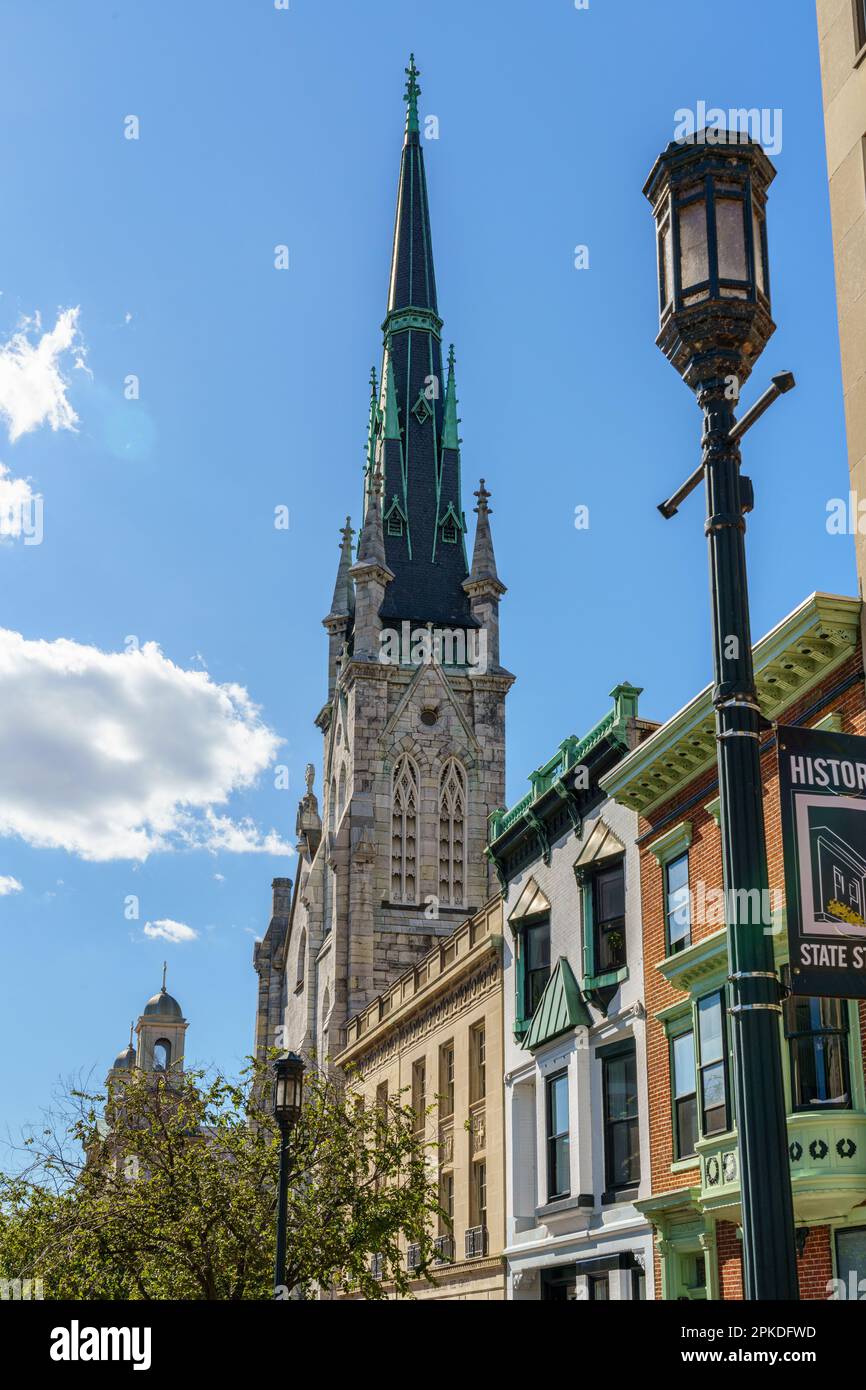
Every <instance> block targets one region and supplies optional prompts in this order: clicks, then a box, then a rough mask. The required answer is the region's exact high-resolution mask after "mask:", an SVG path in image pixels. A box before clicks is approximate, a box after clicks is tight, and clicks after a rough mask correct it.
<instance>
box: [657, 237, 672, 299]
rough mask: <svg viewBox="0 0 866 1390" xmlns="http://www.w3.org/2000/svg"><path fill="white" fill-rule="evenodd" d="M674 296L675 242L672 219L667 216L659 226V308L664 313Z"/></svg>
mask: <svg viewBox="0 0 866 1390" xmlns="http://www.w3.org/2000/svg"><path fill="white" fill-rule="evenodd" d="M673 297H674V242H673V237H672V236H671V219H670V217H666V218H665V220H664V222H662V224H661V226H660V227H659V301H660V303H659V308H660V310H661V311H662V313H664V311H665V309H666V308H667V307H668V305H669V304H670V303H671V301H672V300H673Z"/></svg>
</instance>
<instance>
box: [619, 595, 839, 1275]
mask: <svg viewBox="0 0 866 1390" xmlns="http://www.w3.org/2000/svg"><path fill="white" fill-rule="evenodd" d="M860 608H861V605H860V603H859V602H858V601H857V600H855V599H848V598H837V597H832V596H829V595H825V594H813V595H812V596H811V597H810V598H809V599H807V600H806V601H805V602H804V603H803V604H801V605H800V607H799V608H798V609H796V610H795V611H794V612H793V613H791V614H790V615H789V616H788V617H787V618H785V619H784V621H783V622H782V623H780V624H779V625H778V627H776V628H775V629H774V630H773V631H772V632H771V633H770V634H768V636H767V637H765V638H764V639H763V640H762V641H761V642H759V643H758V644H757V645H756V647H755V668H756V682H757V689H758V693H759V699H760V703H761V708H762V711H763V713H764V715H765V716H766V718H767V719H768V720H770V721H772V722H773V723H774V724H794V725H797V724H800V725H803V726H806V727H809V728H815V727H824V728H832V729H836V730H841V731H844V732H846V733H851V734H861V735H862V734H866V698H864V683H863V657H862V652H861V649H860V641H859V628H860ZM761 768H762V780H763V788H764V796H763V800H764V817H765V823H766V833H767V851H768V870H769V883H770V899H769V901H768V902H767V903H766V904H762V905H761V907H762V924H759V925H756V930H762V929H763V930H769V931H772V933H773V936H774V951H775V957H776V963H777V967H778V968H781V969H783V970H784V966H785V964H786V961H787V941H786V936H785V931H784V925H785V923H784V872H783V858H782V842H781V829H780V819H779V795H778V774H777V748H776V737H775V732H774V730H773V729H769V730H768V731H767V733H766V735H765V737H764V738H763V740H762V744H761ZM602 785H603V786H604V787H605V789H606V790H607V791H608V793H609V794H610V795H611V796H612V797H613V798H614V799H615V800H617V801H619V802H620V803H621V804H623V805H625V806H628V807H630V808H631V809H632V810H634V811H637V812H638V813H639V815H640V832H639V841H638V843H639V846H640V856H641V893H642V916H643V959H644V972H645V981H644V989H645V1003H646V1011H647V1066H648V1071H649V1076H650V1078H651V1085H650V1164H651V1177H652V1193H651V1196H649V1197H648V1198H647V1199H645V1200H643V1201H641V1202H640V1203H639V1204H638V1205H639V1207H640V1209H641V1210H642V1211H643V1212H644V1213H645V1214H646V1215H647V1216H648V1217H649V1218H650V1219H651V1220H652V1222H653V1224H654V1226H655V1231H656V1259H655V1282H656V1290H657V1293H658V1296H660V1297H664V1298H674V1299H676V1298H705V1297H708V1298H722V1299H737V1298H742V1288H743V1286H742V1258H741V1250H740V1239H739V1229H738V1223H739V1165H738V1154H737V1138H736V1124H735V1116H734V1114H733V1093H732V1089H733V1088H732V1074H731V1056H730V1047H731V1038H730V1029H729V1027H728V1021H727V1017H726V996H727V975H728V961H727V930H726V927H725V925H724V902H723V896H722V894H721V885H722V846H721V833H720V828H719V805H718V783H717V775H716V766H715V735H714V723H713V711H712V704H711V692H710V690H709V688H707V689H706V690H704V691H702V692H701V693H700V694H699V695H698V696H697V697H696V698H695V699H694V700H692V701H691V702H690V704H688V705H687V706H686V707H685V708H684V709H683V710H681V711H680V712H679V713H678V714H676V715H675V716H674V717H673V718H672V719H671V720H669V721H668V722H667V723H666V724H664V725H663V726H661V727H660V728H659V729H658V730H657V731H656V732H655V733H654V734H653V735H652V736H651V737H650V738H649V739H647V740H646V742H645V743H644V744H642V745H641V746H640V747H639V748H638V749H636V750H635V751H634V752H632V753H631V754H630V755H629V756H628V757H627V758H625V759H624V760H623V761H622V762H621V763H620V764H619V765H618V766H617V768H616V769H615V770H614V771H613V772H612V773H610V774H609V775H608V776H607V777H605V778H603V779H602ZM783 978H784V976H783ZM807 1008H808V1009H811V1010H812V1012H813V1014H814V1015H815V1018H816V1019H817V1020H818V1021H817V1023H814V1024H811V1025H810V1027H812V1028H813V1032H811V1033H810V1034H809V1035H808V1036H806V1037H803V1036H802V1034H801V1032H800V1031H799V1030H800V1026H801V1025H800V1023H799V1022H798V1021H797V1020H796V1019H795V1018H794V1015H793V1013H792V1009H793V1001H790V1000H789V1001H787V1002H786V1003H785V1005H784V1012H783V1018H782V1022H781V1026H782V1028H783V1065H784V1069H785V1090H786V1104H787V1111H788V1134H789V1141H790V1143H789V1155H790V1162H791V1178H792V1186H793V1192H794V1209H795V1222H796V1227H797V1247H798V1271H799V1278H800V1288H801V1296H802V1297H803V1298H826V1297H828V1288H827V1285H828V1281H829V1280H830V1279H832V1278H833V1277H836V1276H837V1275H838V1277H841V1278H843V1279H844V1278H847V1276H848V1273H849V1272H850V1269H851V1268H858V1269H859V1262H860V1261H862V1251H863V1250H864V1249H866V1092H864V1072H863V1039H864V1038H866V1009H864V1006H863V1005H862V1004H861V1005H859V1006H858V1005H857V1004H856V1003H855V1002H853V1001H838V1003H837V1002H835V1001H826V1002H825V1003H820V1002H819V1001H814V1005H812V1004H810V1005H808V1006H807ZM798 1018H799V1015H798ZM794 1033H797V1038H796V1039H795V1038H794V1037H793V1034H794ZM815 1049H818V1052H815ZM819 1053H820V1059H821V1061H820V1069H821V1071H822V1076H823V1077H824V1081H823V1083H822V1084H823V1085H824V1086H825V1089H826V1088H829V1091H828V1093H827V1094H823V1093H822V1094H820V1095H818V1094H813V1090H814V1087H812V1088H811V1089H810V1084H809V1081H808V1077H809V1075H811V1073H810V1071H809V1068H810V1067H811V1066H812V1062H813V1060H814V1058H815V1057H816V1056H818V1055H819ZM795 1058H796V1065H794V1064H793V1059H795ZM819 1089H820V1088H819Z"/></svg>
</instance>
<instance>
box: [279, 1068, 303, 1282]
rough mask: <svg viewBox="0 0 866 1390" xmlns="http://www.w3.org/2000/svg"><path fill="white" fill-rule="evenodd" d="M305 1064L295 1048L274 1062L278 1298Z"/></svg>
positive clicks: (284, 1269) (284, 1262)
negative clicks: (291, 1142) (293, 1138)
mask: <svg viewBox="0 0 866 1390" xmlns="http://www.w3.org/2000/svg"><path fill="white" fill-rule="evenodd" d="M303 1092H304V1064H303V1062H302V1061H301V1058H300V1057H298V1056H297V1055H296V1053H294V1052H284V1053H283V1054H282V1056H280V1057H278V1058H277V1059H276V1061H275V1062H274V1093H273V1110H274V1119H275V1120H276V1122H277V1125H278V1127H279V1131H280V1177H279V1185H278V1195H277V1258H276V1264H275V1266H274V1297H275V1298H279V1297H280V1294H281V1290H282V1288H283V1287H284V1285H285V1282H286V1280H285V1275H286V1207H287V1203H288V1194H289V1153H288V1149H289V1139H290V1137H291V1133H292V1130H293V1129H294V1126H295V1124H296V1123H297V1119H298V1116H299V1115H300V1113H301V1101H302V1098H303Z"/></svg>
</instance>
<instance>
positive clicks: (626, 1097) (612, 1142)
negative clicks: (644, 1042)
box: [602, 1044, 640, 1193]
mask: <svg viewBox="0 0 866 1390" xmlns="http://www.w3.org/2000/svg"><path fill="white" fill-rule="evenodd" d="M602 1089H603V1093H604V1168H605V1185H606V1187H607V1190H608V1192H611V1193H613V1192H616V1191H617V1190H619V1189H622V1188H627V1187H637V1185H638V1183H639V1182H640V1126H639V1124H638V1111H637V1061H636V1059H635V1050H634V1045H633V1044H632V1045H631V1046H629V1047H628V1048H622V1049H620V1050H618V1051H616V1052H614V1053H612V1054H610V1055H609V1056H603V1057H602Z"/></svg>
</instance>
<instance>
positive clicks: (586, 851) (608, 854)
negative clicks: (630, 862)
mask: <svg viewBox="0 0 866 1390" xmlns="http://www.w3.org/2000/svg"><path fill="white" fill-rule="evenodd" d="M621 854H625V845H624V844H623V843H622V841H621V840H618V839H617V837H616V836H615V835H614V833H613V831H612V830H611V829H610V827H609V826H607V825H605V823H604V821H603V820H597V821H596V823H595V825H594V826H593V827H592V833H591V835H590V837H589V839H588V840H587V842H586V844H585V845H584V847H583V849H582V850H581V851H580V854H579V855H578V856H577V858H576V859H575V861H574V867H575V869H588V868H589V867H590V865H592V864H598V863H600V862H601V860H602V859H615V858H616V857H617V856H618V855H621Z"/></svg>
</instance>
